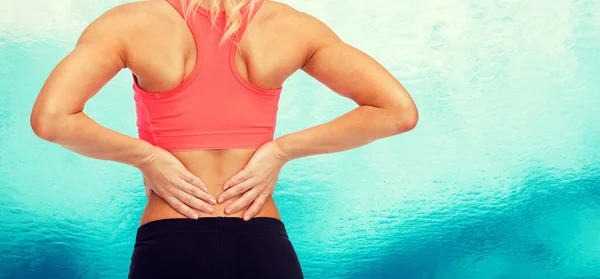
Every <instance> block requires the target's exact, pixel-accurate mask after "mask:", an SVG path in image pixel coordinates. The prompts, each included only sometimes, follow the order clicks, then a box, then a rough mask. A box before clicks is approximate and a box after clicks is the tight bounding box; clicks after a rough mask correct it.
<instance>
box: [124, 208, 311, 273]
mask: <svg viewBox="0 0 600 279" xmlns="http://www.w3.org/2000/svg"><path fill="white" fill-rule="evenodd" d="M129 278H132V279H138V278H140V279H142V278H143V279H152V278H161V279H162V278H165V279H178V278H186V279H188V278H189V279H192V278H198V279H200V278H211V279H225V278H227V279H229V278H265V279H267V278H285V279H296V278H304V276H303V274H302V269H301V268H300V262H299V261H298V256H297V255H296V251H294V247H293V246H292V243H291V242H290V240H289V238H288V235H287V232H286V230H285V226H284V225H283V222H281V220H279V219H275V218H270V217H255V218H253V219H250V220H249V221H244V219H242V218H239V217H203V218H199V219H198V220H193V219H183V218H181V219H164V220H157V221H152V222H150V223H146V224H144V225H142V226H140V227H139V228H138V230H137V236H136V242H135V246H134V249H133V255H132V257H131V266H130V268H129Z"/></svg>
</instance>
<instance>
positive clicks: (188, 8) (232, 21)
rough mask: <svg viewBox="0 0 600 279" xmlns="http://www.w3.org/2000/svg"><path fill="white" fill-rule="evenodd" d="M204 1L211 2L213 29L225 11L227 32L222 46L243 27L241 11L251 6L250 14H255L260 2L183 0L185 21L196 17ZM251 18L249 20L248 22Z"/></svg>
mask: <svg viewBox="0 0 600 279" xmlns="http://www.w3.org/2000/svg"><path fill="white" fill-rule="evenodd" d="M204 1H210V9H209V11H210V17H211V21H212V24H213V27H215V26H216V22H217V15H218V14H219V13H221V12H222V11H221V6H223V7H224V10H225V22H226V24H225V30H224V31H223V30H222V31H223V38H222V39H221V45H222V44H223V43H224V42H226V41H227V40H229V39H230V38H231V37H232V36H233V35H234V34H235V33H236V32H237V31H238V30H239V29H240V27H241V26H242V20H243V16H242V13H241V10H242V8H243V7H244V6H246V5H249V6H250V9H249V12H250V14H252V13H253V12H254V4H256V2H258V1H260V0H181V4H182V6H183V7H184V10H185V19H186V20H188V18H189V16H190V15H194V14H195V13H196V12H197V11H198V8H199V7H200V4H201V3H202V2H204ZM249 20H250V18H248V21H249Z"/></svg>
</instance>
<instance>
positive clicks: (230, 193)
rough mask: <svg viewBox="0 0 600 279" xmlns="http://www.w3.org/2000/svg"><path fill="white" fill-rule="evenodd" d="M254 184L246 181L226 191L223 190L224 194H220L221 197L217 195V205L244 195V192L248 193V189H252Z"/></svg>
mask: <svg viewBox="0 0 600 279" xmlns="http://www.w3.org/2000/svg"><path fill="white" fill-rule="evenodd" d="M253 184H254V182H253V181H252V180H251V179H249V180H246V181H244V182H242V183H240V184H237V185H235V186H233V187H231V188H229V189H227V190H225V192H223V193H221V195H219V200H218V201H219V203H223V202H224V201H226V200H228V199H230V198H231V197H234V196H237V195H241V194H243V193H245V192H246V191H248V189H250V188H252V186H253Z"/></svg>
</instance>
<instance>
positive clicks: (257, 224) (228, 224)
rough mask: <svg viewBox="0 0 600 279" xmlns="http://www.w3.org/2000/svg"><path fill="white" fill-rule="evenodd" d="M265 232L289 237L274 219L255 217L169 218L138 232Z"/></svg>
mask: <svg viewBox="0 0 600 279" xmlns="http://www.w3.org/2000/svg"><path fill="white" fill-rule="evenodd" d="M224 230H235V231H265V232H275V233H279V234H283V235H285V236H287V231H286V229H285V225H284V224H283V222H282V221H281V220H279V219H276V218H272V217H254V218H252V219H250V220H248V221H244V219H242V218H240V217H223V216H218V217H201V218H198V219H197V220H194V219H187V218H169V219H161V220H156V221H151V222H149V223H146V224H143V225H142V226H140V227H139V228H138V230H137V236H138V238H139V237H144V236H149V235H156V234H162V233H165V232H172V231H224Z"/></svg>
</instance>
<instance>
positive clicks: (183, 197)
mask: <svg viewBox="0 0 600 279" xmlns="http://www.w3.org/2000/svg"><path fill="white" fill-rule="evenodd" d="M173 196H174V197H176V198H177V199H178V200H179V201H181V202H183V203H184V204H185V205H186V206H190V207H192V208H195V209H198V210H200V211H203V212H206V213H209V214H212V213H213V212H214V209H213V207H212V206H210V205H209V204H208V203H206V202H205V201H203V200H201V199H198V198H196V197H194V196H192V195H190V194H188V193H186V192H185V191H183V190H181V189H174V190H173Z"/></svg>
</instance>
